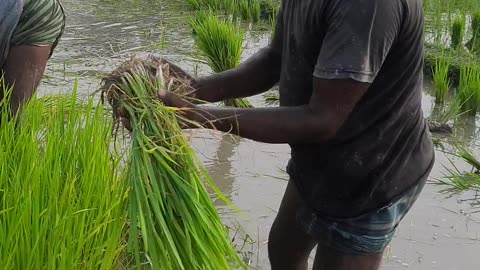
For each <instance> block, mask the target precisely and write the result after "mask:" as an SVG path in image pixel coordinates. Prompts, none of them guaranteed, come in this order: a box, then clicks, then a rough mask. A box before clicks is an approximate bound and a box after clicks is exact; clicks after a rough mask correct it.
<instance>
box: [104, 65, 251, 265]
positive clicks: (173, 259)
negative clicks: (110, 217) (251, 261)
mask: <svg viewBox="0 0 480 270" xmlns="http://www.w3.org/2000/svg"><path fill="white" fill-rule="evenodd" d="M102 88H103V93H104V96H105V97H106V99H107V100H108V102H109V103H110V105H111V106H112V107H113V109H114V111H115V112H118V110H119V109H122V110H123V111H125V112H126V113H127V114H128V116H129V119H130V124H131V127H132V129H131V130H132V131H131V140H132V142H131V148H130V157H129V160H128V162H127V165H126V166H127V173H126V176H125V178H126V179H125V180H126V181H127V182H128V183H129V185H130V187H131V189H130V193H129V204H128V216H129V219H130V223H131V226H130V231H129V247H130V252H131V253H132V254H133V256H134V257H135V262H136V265H137V266H140V264H141V263H142V260H141V254H145V256H146V257H147V258H148V264H150V265H151V267H152V268H153V269H175V270H177V269H178V270H180V269H238V268H245V265H244V264H243V262H242V261H241V259H240V257H239V255H238V254H237V252H236V251H235V248H234V246H233V244H232V242H231V240H230V239H229V236H228V231H227V229H226V226H224V225H223V224H222V222H221V219H220V217H219V215H218V213H217V211H216V209H215V207H214V205H213V203H212V201H211V199H210V197H209V194H208V193H207V190H206V187H205V183H206V184H208V186H209V187H210V188H212V189H213V190H214V191H215V192H216V194H217V196H219V197H220V198H221V199H222V200H224V201H225V202H226V203H227V204H229V205H230V206H232V205H231V203H230V202H229V201H228V200H227V199H226V198H225V197H224V196H223V195H222V193H221V192H220V191H219V190H218V188H217V187H216V186H215V184H214V183H213V182H212V180H211V178H210V177H209V176H208V174H207V173H206V171H205V169H204V167H203V166H202V164H201V163H200V161H199V160H198V159H197V157H196V155H195V152H194V151H193V150H192V149H191V148H190V147H189V145H188V141H187V140H186V138H185V137H184V136H183V134H182V130H181V128H180V126H179V124H178V121H177V120H181V121H186V120H185V119H183V118H182V111H181V110H180V109H175V108H169V107H166V106H164V105H163V104H162V103H161V101H160V100H159V99H158V98H157V94H158V90H159V89H165V90H168V91H176V92H180V93H181V92H182V79H181V78H178V77H176V76H175V74H171V72H170V70H169V68H168V65H163V64H162V62H161V61H160V60H159V59H156V58H153V57H152V58H149V59H147V60H139V59H132V60H130V61H128V62H126V63H124V64H123V65H121V66H120V67H119V68H118V69H116V70H115V71H113V72H112V73H111V74H110V75H109V76H107V77H106V78H105V79H104V83H103V87H102ZM232 207H233V206H232ZM137 235H140V236H141V239H138V238H137ZM140 240H141V241H140ZM140 246H141V248H139V247H140Z"/></svg>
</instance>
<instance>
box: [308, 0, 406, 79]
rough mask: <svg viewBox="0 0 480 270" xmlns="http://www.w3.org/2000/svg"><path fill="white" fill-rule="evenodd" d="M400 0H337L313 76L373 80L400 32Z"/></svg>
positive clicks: (327, 14)
mask: <svg viewBox="0 0 480 270" xmlns="http://www.w3.org/2000/svg"><path fill="white" fill-rule="evenodd" d="M334 2H335V1H334ZM399 3H401V1H391V0H355V1H346V0H344V1H337V4H336V5H335V6H334V7H331V8H329V9H328V11H327V12H326V13H325V16H326V17H325V21H326V25H327V29H326V34H325V37H324V40H323V43H322V48H321V49H320V53H319V55H318V59H317V63H316V65H315V70H314V74H313V75H314V76H315V77H317V78H321V79H353V80H356V81H360V82H367V83H371V82H372V81H373V80H374V79H375V77H376V75H377V74H378V72H379V70H380V68H381V67H382V65H383V62H384V61H385V58H386V57H387V55H388V53H389V51H390V48H391V47H392V45H393V44H394V42H395V40H396V38H397V36H398V33H399V31H400V26H401V18H402V15H401V9H402V7H401V4H399Z"/></svg>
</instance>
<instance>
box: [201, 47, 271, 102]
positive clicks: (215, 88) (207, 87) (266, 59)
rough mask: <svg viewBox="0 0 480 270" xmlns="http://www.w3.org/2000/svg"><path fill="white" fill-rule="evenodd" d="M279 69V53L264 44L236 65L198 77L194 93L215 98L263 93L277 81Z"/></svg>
mask: <svg viewBox="0 0 480 270" xmlns="http://www.w3.org/2000/svg"><path fill="white" fill-rule="evenodd" d="M280 69H281V55H280V53H278V52H277V51H275V50H273V49H272V48H271V47H266V48H264V49H262V50H260V51H259V52H258V53H256V54H255V55H254V56H252V57H251V58H249V59H248V60H247V61H246V62H244V63H242V64H241V65H240V66H239V67H238V68H236V69H232V70H228V71H225V72H221V73H217V74H213V75H210V76H207V77H203V78H199V79H197V80H196V85H195V86H194V87H195V88H196V89H197V90H196V91H195V92H194V93H195V97H196V98H198V99H200V100H205V101H208V102H218V101H222V100H225V99H231V98H242V97H249V96H253V95H256V94H259V93H263V92H265V91H267V90H269V89H270V88H272V87H273V86H274V85H275V84H276V83H278V81H279V79H280Z"/></svg>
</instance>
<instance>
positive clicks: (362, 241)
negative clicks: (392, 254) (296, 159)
mask: <svg viewBox="0 0 480 270" xmlns="http://www.w3.org/2000/svg"><path fill="white" fill-rule="evenodd" d="M424 185H425V182H423V181H422V183H420V184H418V185H416V186H414V187H412V188H411V189H410V190H409V191H408V192H407V193H406V194H405V195H403V197H401V198H400V199H399V200H398V201H396V202H394V203H393V204H390V205H388V206H386V207H383V208H381V209H378V210H375V211H372V212H369V213H366V214H363V215H361V216H358V217H355V218H346V219H345V218H341V219H337V218H331V217H325V216H323V215H321V214H319V213H316V212H315V211H313V210H312V209H309V208H308V207H303V208H301V209H300V210H299V212H298V215H297V221H298V223H299V224H300V225H301V227H302V228H303V229H304V230H305V232H306V233H307V234H308V235H310V236H311V237H313V238H314V239H316V240H318V242H319V244H320V245H323V246H325V247H328V248H331V249H333V250H335V251H336V252H339V253H341V254H346V255H366V254H372V253H381V252H383V251H384V250H385V248H386V247H387V246H388V245H389V243H390V242H391V240H392V238H393V235H394V233H395V230H396V228H397V226H398V224H399V223H400V221H401V220H402V219H403V218H404V217H405V215H406V214H407V212H408V211H409V210H410V209H411V208H412V206H413V204H414V203H415V201H416V200H417V198H418V197H419V195H420V193H421V191H422V189H423V187H424Z"/></svg>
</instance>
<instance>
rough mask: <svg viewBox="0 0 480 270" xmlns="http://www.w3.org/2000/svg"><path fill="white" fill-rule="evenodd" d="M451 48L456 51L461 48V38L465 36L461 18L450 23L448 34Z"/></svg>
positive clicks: (463, 23) (463, 22)
mask: <svg viewBox="0 0 480 270" xmlns="http://www.w3.org/2000/svg"><path fill="white" fill-rule="evenodd" d="M450 35H451V41H452V48H453V49H454V50H458V49H459V48H462V47H463V37H464V36H465V20H464V19H463V18H457V19H455V20H454V21H453V23H452V29H451V32H450Z"/></svg>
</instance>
